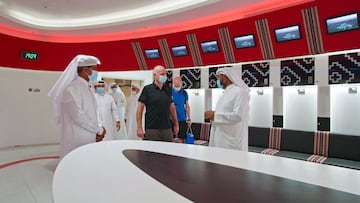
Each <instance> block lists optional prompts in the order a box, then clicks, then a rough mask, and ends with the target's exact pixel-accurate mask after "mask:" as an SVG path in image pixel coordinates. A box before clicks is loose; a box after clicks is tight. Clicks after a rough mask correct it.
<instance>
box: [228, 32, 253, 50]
mask: <svg viewBox="0 0 360 203" xmlns="http://www.w3.org/2000/svg"><path fill="white" fill-rule="evenodd" d="M249 36H251V37H252V41H253V45H251V46H244V47H238V46H236V39H241V38H246V37H249ZM233 41H234V45H235V48H236V49H246V48H251V47H255V46H256V42H255V35H254V34H253V33H251V34H247V35H239V36H234V37H233ZM244 41H245V40H244Z"/></svg>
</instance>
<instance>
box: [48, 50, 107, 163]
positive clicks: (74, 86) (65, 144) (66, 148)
mask: <svg viewBox="0 0 360 203" xmlns="http://www.w3.org/2000/svg"><path fill="white" fill-rule="evenodd" d="M98 64H100V61H99V59H98V58H96V57H94V56H88V55H77V56H76V57H75V58H74V59H73V60H72V61H71V62H70V64H69V65H68V66H67V68H66V69H65V71H64V72H63V73H62V74H61V76H60V78H59V79H58V80H57V82H56V83H55V85H54V87H53V88H52V89H51V91H50V92H49V97H50V98H51V99H52V101H53V103H54V113H55V121H56V123H58V124H60V125H61V141H60V145H61V146H60V157H61V158H63V157H64V156H65V155H66V154H68V153H69V152H71V151H72V150H74V149H76V148H77V147H80V146H82V145H86V144H89V143H94V142H98V141H101V140H102V139H103V138H104V136H105V134H106V130H105V128H104V127H103V126H101V125H100V123H99V121H98V116H97V105H96V100H95V97H94V93H93V92H92V91H91V89H90V88H89V82H90V81H92V80H95V79H96V78H97V72H96V67H97V65H98Z"/></svg>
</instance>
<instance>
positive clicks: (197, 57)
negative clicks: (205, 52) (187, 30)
mask: <svg viewBox="0 0 360 203" xmlns="http://www.w3.org/2000/svg"><path fill="white" fill-rule="evenodd" d="M186 38H187V40H188V43H189V48H190V53H191V56H192V59H193V62H194V65H195V66H202V65H203V62H202V59H201V54H200V50H199V47H198V42H197V39H196V35H195V34H187V35H186Z"/></svg>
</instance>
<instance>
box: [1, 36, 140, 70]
mask: <svg viewBox="0 0 360 203" xmlns="http://www.w3.org/2000/svg"><path fill="white" fill-rule="evenodd" d="M0 44H1V47H2V49H1V50H0V56H1V60H0V66H5V67H12V68H25V69H34V70H54V71H62V70H64V68H65V67H66V65H67V64H68V63H69V62H70V61H71V60H72V59H73V57H74V56H75V55H77V54H90V55H94V56H97V57H98V58H99V59H100V61H101V65H100V66H99V70H107V71H118V70H138V69H139V66H138V64H137V61H136V58H135V54H134V52H133V50H132V46H131V43H130V42H128V41H114V42H98V43H73V44H69V43H50V42H41V41H33V40H27V39H20V38H16V37H12V36H8V35H3V34H0ZM23 50H25V51H33V52H37V53H39V60H37V61H30V60H23V59H21V51H23Z"/></svg>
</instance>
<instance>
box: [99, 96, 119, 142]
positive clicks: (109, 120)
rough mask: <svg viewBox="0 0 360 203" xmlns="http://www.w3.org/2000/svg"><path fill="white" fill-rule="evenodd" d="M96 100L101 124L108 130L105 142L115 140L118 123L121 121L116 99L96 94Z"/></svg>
mask: <svg viewBox="0 0 360 203" xmlns="http://www.w3.org/2000/svg"><path fill="white" fill-rule="evenodd" d="M95 99H96V102H97V108H98V118H99V122H100V124H101V125H102V126H104V128H105V129H106V134H105V137H104V139H103V140H104V141H105V140H114V139H115V133H116V131H117V129H116V122H117V121H120V119H119V113H118V109H117V107H116V105H115V101H114V98H113V97H112V96H111V95H109V94H104V95H99V94H95Z"/></svg>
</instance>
